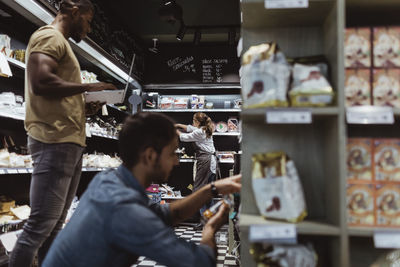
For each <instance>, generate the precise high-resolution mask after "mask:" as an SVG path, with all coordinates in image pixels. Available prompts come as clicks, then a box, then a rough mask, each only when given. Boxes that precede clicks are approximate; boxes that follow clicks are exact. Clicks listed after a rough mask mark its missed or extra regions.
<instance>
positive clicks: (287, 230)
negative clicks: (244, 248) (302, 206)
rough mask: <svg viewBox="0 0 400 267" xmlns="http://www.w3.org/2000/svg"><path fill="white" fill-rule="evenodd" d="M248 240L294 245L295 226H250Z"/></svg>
mask: <svg viewBox="0 0 400 267" xmlns="http://www.w3.org/2000/svg"><path fill="white" fill-rule="evenodd" d="M249 240H250V241H251V242H268V243H271V244H296V243H297V231H296V226H295V225H293V224H271V225H263V224H259V225H257V224H256V225H251V226H250V231H249Z"/></svg>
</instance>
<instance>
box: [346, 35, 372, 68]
mask: <svg viewBox="0 0 400 267" xmlns="http://www.w3.org/2000/svg"><path fill="white" fill-rule="evenodd" d="M344 55H345V60H344V64H345V67H346V68H369V67H371V30H370V28H347V29H346V32H345V41H344Z"/></svg>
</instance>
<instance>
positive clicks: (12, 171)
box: [7, 169, 18, 174]
mask: <svg viewBox="0 0 400 267" xmlns="http://www.w3.org/2000/svg"><path fill="white" fill-rule="evenodd" d="M7 173H11V174H14V173H18V170H16V169H8V170H7Z"/></svg>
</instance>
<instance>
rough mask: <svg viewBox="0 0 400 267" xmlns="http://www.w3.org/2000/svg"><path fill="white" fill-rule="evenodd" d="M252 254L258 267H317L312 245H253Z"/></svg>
mask: <svg viewBox="0 0 400 267" xmlns="http://www.w3.org/2000/svg"><path fill="white" fill-rule="evenodd" d="M250 254H251V255H252V256H253V258H254V260H255V261H256V262H257V266H271V267H316V266H317V262H318V257H317V254H316V253H315V251H314V249H313V248H312V246H311V245H307V246H305V245H301V244H299V245H271V244H260V243H256V244H252V246H251V249H250Z"/></svg>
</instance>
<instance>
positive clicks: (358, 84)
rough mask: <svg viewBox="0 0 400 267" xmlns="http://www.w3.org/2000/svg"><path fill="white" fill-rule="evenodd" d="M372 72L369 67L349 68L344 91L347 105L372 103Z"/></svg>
mask: <svg viewBox="0 0 400 267" xmlns="http://www.w3.org/2000/svg"><path fill="white" fill-rule="evenodd" d="M370 81H371V72H370V70H369V69H347V70H346V80H345V84H344V92H345V96H346V106H347V107H351V106H361V105H371V103H372V101H371V84H370Z"/></svg>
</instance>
